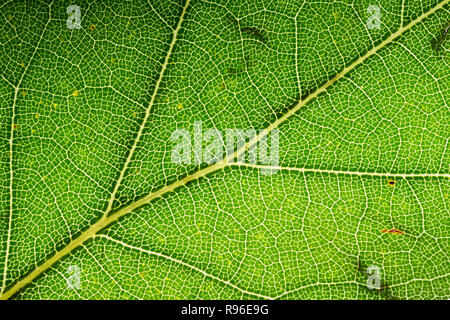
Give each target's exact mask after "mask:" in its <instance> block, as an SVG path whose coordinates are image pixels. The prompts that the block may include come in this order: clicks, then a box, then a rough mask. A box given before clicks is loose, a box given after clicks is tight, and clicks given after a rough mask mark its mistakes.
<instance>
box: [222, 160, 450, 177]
mask: <svg viewBox="0 0 450 320" xmlns="http://www.w3.org/2000/svg"><path fill="white" fill-rule="evenodd" d="M230 166H238V167H250V168H256V169H266V170H287V171H297V172H305V173H307V172H311V173H325V174H335V175H339V174H342V175H350V176H352V175H355V176H370V177H386V178H389V177H391V178H427V177H428V178H450V174H446V173H384V172H358V171H345V170H327V169H309V168H295V167H283V166H268V165H260V164H251V163H244V162H236V163H231V164H230Z"/></svg>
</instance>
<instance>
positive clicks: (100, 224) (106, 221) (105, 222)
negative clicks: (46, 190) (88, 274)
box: [0, 0, 450, 299]
mask: <svg viewBox="0 0 450 320" xmlns="http://www.w3.org/2000/svg"><path fill="white" fill-rule="evenodd" d="M449 2H450V0H445V1H442V2H441V3H439V4H438V5H436V6H435V7H434V8H432V9H431V10H430V11H428V12H426V13H424V14H422V15H421V16H419V17H418V18H416V19H415V20H413V21H411V22H410V23H409V24H408V25H407V26H405V27H404V28H400V29H399V30H397V31H396V32H395V33H393V34H392V35H391V36H389V37H388V38H386V39H385V40H384V41H382V42H380V43H379V44H378V45H377V46H375V47H374V48H372V49H371V50H369V51H368V52H367V53H366V54H365V55H364V56H362V57H360V58H359V59H357V60H355V61H354V62H353V63H352V64H350V65H349V66H347V67H345V68H344V69H343V70H342V71H341V72H340V73H338V74H337V75H336V76H335V77H334V78H332V79H330V80H329V81H328V82H327V83H326V84H324V85H323V86H322V87H320V88H319V89H318V90H316V91H315V92H314V93H312V94H311V95H309V96H308V97H307V98H306V99H304V100H301V101H299V103H298V104H297V105H295V106H294V107H293V108H292V109H291V110H290V111H288V112H287V113H286V114H284V115H283V116H282V117H280V118H279V119H277V120H276V121H275V122H273V123H272V124H271V125H269V126H268V128H267V129H266V130H265V132H262V133H260V134H259V135H258V136H256V137H255V138H254V139H252V140H251V141H249V142H248V143H247V144H246V145H245V146H244V147H242V148H241V149H240V150H237V151H236V152H235V153H234V154H231V155H230V156H228V157H226V158H225V159H224V160H223V161H221V162H219V163H216V164H214V165H211V166H209V167H206V168H204V169H201V170H199V171H197V172H194V173H193V174H191V175H189V176H186V177H184V178H183V179H181V180H178V181H175V182H174V183H172V184H171V185H168V186H165V187H163V188H161V189H159V190H157V191H155V192H152V193H150V194H148V195H146V196H145V197H143V198H141V199H139V200H137V201H135V202H133V203H131V204H129V205H128V206H125V207H123V208H121V209H119V210H118V211H117V212H114V213H113V214H112V215H109V216H108V215H104V216H103V217H101V218H100V220H99V221H97V222H96V223H94V224H93V225H92V226H91V227H90V228H89V229H87V230H86V231H85V232H83V233H82V234H80V236H79V237H78V238H76V239H73V240H72V241H71V242H69V243H68V244H67V245H66V246H65V247H64V248H62V249H61V250H60V251H58V252H56V253H55V254H54V255H53V256H51V257H50V258H49V259H48V260H47V261H45V262H44V263H43V264H42V265H40V266H38V267H37V268H36V269H34V270H33V271H31V272H30V273H29V274H27V275H26V276H24V277H23V278H22V279H21V280H19V281H18V282H17V283H16V284H15V285H14V286H12V287H11V288H10V289H9V290H8V291H6V292H5V293H4V294H2V295H0V299H8V298H10V297H11V296H12V295H14V294H15V293H17V292H18V291H19V290H21V289H22V288H23V287H25V286H26V285H28V284H30V283H31V282H32V281H33V280H34V279H35V278H37V277H38V276H39V275H41V274H42V273H43V272H44V271H46V270H47V269H48V268H50V267H51V266H52V265H53V264H55V263H56V262H58V261H59V260H60V259H61V258H63V257H64V256H66V255H68V254H69V253H71V252H72V250H74V249H75V248H77V247H78V246H80V245H81V244H83V243H84V242H85V241H87V240H88V239H90V238H92V237H94V236H95V235H96V234H97V232H99V231H100V230H102V229H104V228H105V227H107V226H109V225H111V224H112V223H114V222H115V221H117V220H118V219H119V218H121V217H123V216H124V215H127V214H129V213H130V212H132V211H133V210H135V209H137V208H139V207H141V206H143V205H145V204H147V203H149V202H150V201H152V200H154V199H156V198H159V197H161V196H163V195H164V194H166V193H169V192H172V191H173V190H175V189H176V188H178V187H181V186H185V185H186V184H187V183H188V182H191V181H194V180H197V179H199V178H201V177H204V176H206V175H207V174H210V173H212V172H214V171H216V170H219V169H223V168H224V167H226V166H228V165H229V164H230V163H231V160H232V159H234V158H235V157H236V156H238V155H240V154H242V153H244V152H246V150H247V149H248V148H249V146H251V145H253V144H255V143H257V142H258V141H259V140H260V139H261V138H263V137H264V136H265V135H267V133H268V132H270V131H271V130H273V129H275V128H276V127H278V126H279V125H281V124H282V123H283V122H284V121H286V120H287V119H288V118H289V117H290V116H292V115H293V114H294V113H296V112H297V111H298V110H299V109H301V108H302V107H303V106H305V105H306V104H307V103H308V102H309V101H311V100H312V99H314V98H316V97H317V96H318V95H319V94H321V93H323V92H325V91H326V90H327V89H328V88H329V87H330V86H331V85H332V84H334V83H335V82H336V81H338V80H339V79H341V78H343V77H344V76H345V75H346V74H347V73H349V72H350V71H352V70H353V69H355V68H356V67H357V66H359V65H360V64H361V63H362V62H364V61H365V60H366V59H368V58H369V57H371V56H372V55H374V54H375V53H376V52H377V51H378V50H380V49H381V48H383V47H385V46H387V45H388V44H390V43H391V42H393V41H394V40H395V39H396V38H398V37H399V36H401V35H402V34H403V32H406V31H408V30H409V29H411V28H412V27H413V26H415V25H416V24H418V23H420V22H421V21H422V20H424V19H426V18H427V17H429V16H430V15H432V14H433V13H435V12H436V11H437V10H439V9H441V8H443V6H444V5H446V4H447V3H449ZM183 14H184V11H183ZM178 28H179V27H177V29H178Z"/></svg>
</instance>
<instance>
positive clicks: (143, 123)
mask: <svg viewBox="0 0 450 320" xmlns="http://www.w3.org/2000/svg"><path fill="white" fill-rule="evenodd" d="M189 1H190V0H187V1H186V3H185V5H184V7H183V11H182V12H181V16H180V19H179V20H178V24H177V27H176V28H175V30H174V31H173V37H172V42H171V43H170V46H169V50H168V51H167V55H166V58H165V60H164V63H163V65H162V67H161V72H160V73H159V77H158V80H157V81H156V84H155V89H154V91H153V94H152V97H151V99H150V103H149V104H148V107H147V109H146V110H145V116H144V119H143V120H142V124H141V126H140V127H139V131H138V133H137V135H136V139H135V140H134V142H133V146H132V147H131V149H130V152H129V153H128V157H127V159H126V160H125V163H124V165H123V168H122V171H121V172H120V175H119V178H118V179H117V182H116V184H115V186H114V190H113V192H112V194H111V198H110V199H109V202H108V207H107V208H106V211H105V213H104V214H105V215H107V214H109V212H111V209H112V206H113V203H114V200H115V198H116V195H117V192H118V191H119V187H120V186H121V183H122V180H123V177H124V176H125V172H126V171H127V169H128V166H129V164H130V163H131V159H132V158H133V155H134V152H135V150H136V147H137V145H138V143H139V141H140V140H141V136H142V132H143V131H144V128H145V126H146V124H147V121H148V118H149V117H150V111H151V109H152V106H153V103H154V102H155V98H156V95H157V94H158V91H159V86H160V85H161V81H162V79H163V77H164V73H165V71H166V69H167V65H168V64H169V59H170V56H171V54H172V51H173V48H174V47H175V42H176V41H177V35H178V32H179V31H180V28H181V24H182V23H183V20H184V16H185V14H186V9H187V7H188V6H189Z"/></svg>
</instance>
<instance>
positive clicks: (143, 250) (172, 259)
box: [95, 234, 273, 299]
mask: <svg viewBox="0 0 450 320" xmlns="http://www.w3.org/2000/svg"><path fill="white" fill-rule="evenodd" d="M95 238H104V239H107V240H109V241H111V242H115V243H117V244H120V245H121V246H123V247H126V248H129V249H132V250H136V251H140V252H144V253H147V254H149V255H152V256H156V257H160V258H164V259H167V260H169V261H172V262H175V263H177V264H180V265H183V266H185V267H188V268H190V269H192V270H195V271H197V272H199V273H201V274H202V275H204V276H205V277H207V278H211V279H214V280H216V281H218V282H220V283H223V284H225V285H227V286H229V287H232V288H233V289H236V290H238V291H240V292H242V293H245V294H248V295H252V296H256V297H259V298H263V299H273V298H271V297H269V296H265V295H261V294H258V293H254V292H250V291H247V290H245V289H242V288H240V287H238V286H236V285H234V284H232V283H231V282H229V281H227V280H223V279H220V278H218V277H216V276H214V275H212V274H209V273H207V272H205V271H204V270H202V269H199V268H198V267H196V266H193V265H190V264H189V263H186V262H184V261H182V260H178V259H175V258H172V257H171V256H167V255H165V254H162V253H159V252H153V251H149V250H145V249H142V248H139V247H135V246H132V245H130V244H128V243H125V242H123V241H120V240H116V239H114V238H111V237H109V236H107V235H103V234H99V235H96V236H95Z"/></svg>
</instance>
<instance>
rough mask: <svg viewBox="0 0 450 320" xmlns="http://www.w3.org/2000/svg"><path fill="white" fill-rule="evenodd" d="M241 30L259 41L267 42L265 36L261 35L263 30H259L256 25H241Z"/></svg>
mask: <svg viewBox="0 0 450 320" xmlns="http://www.w3.org/2000/svg"><path fill="white" fill-rule="evenodd" d="M241 32H242V33H247V34H249V35H251V36H253V37H254V38H256V39H257V40H259V41H261V42H262V43H266V42H267V40H266V38H265V37H264V35H263V33H264V32H263V30H260V29H258V28H256V27H242V28H241Z"/></svg>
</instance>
